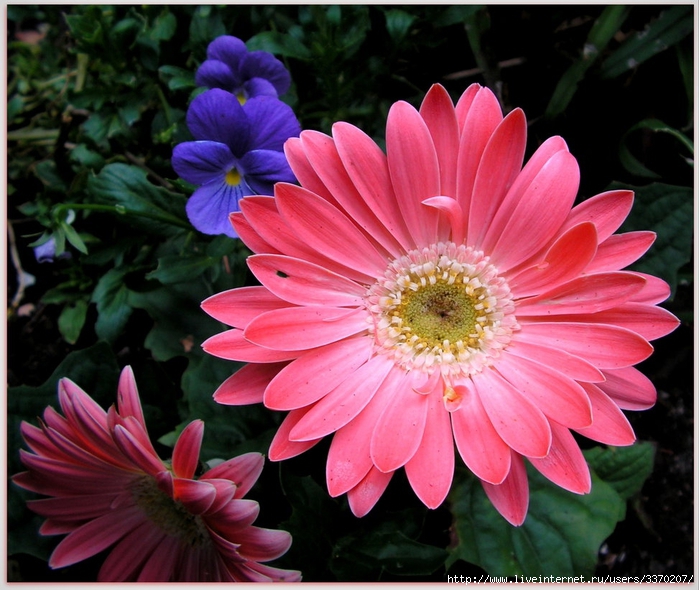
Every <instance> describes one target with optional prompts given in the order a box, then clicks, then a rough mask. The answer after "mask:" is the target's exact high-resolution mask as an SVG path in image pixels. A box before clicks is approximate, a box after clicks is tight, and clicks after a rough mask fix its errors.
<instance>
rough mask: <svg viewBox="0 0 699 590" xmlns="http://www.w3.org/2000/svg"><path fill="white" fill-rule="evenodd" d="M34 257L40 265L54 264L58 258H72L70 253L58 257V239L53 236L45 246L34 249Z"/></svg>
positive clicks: (65, 252)
mask: <svg viewBox="0 0 699 590" xmlns="http://www.w3.org/2000/svg"><path fill="white" fill-rule="evenodd" d="M34 256H35V258H36V261H37V262H39V263H42V262H53V261H54V260H56V258H58V259H59V260H60V259H63V258H70V252H67V251H63V253H62V254H61V255H60V256H58V257H56V238H54V237H53V236H51V237H50V238H49V239H48V240H47V241H45V242H44V243H43V244H40V245H39V246H35V247H34Z"/></svg>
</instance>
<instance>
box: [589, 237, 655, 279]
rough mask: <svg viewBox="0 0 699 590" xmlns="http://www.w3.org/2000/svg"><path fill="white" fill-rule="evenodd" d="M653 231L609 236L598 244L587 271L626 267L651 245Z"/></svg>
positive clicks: (653, 238)
mask: <svg viewBox="0 0 699 590" xmlns="http://www.w3.org/2000/svg"><path fill="white" fill-rule="evenodd" d="M654 241H655V233H654V232H652V231H637V232H629V233H625V234H614V235H613V236H609V237H608V238H607V239H606V240H605V241H604V242H602V243H601V244H600V245H599V248H598V249H597V255H596V256H595V259H594V260H593V261H592V263H591V264H590V266H589V267H588V268H587V269H586V272H587V273H593V272H601V271H605V270H617V269H619V268H626V267H627V266H629V264H632V263H634V262H636V260H638V259H639V258H640V257H641V256H643V255H644V254H645V253H646V252H647V251H648V248H650V247H651V246H652V245H653V242H654Z"/></svg>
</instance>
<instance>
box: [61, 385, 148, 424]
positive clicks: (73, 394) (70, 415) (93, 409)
mask: <svg viewBox="0 0 699 590" xmlns="http://www.w3.org/2000/svg"><path fill="white" fill-rule="evenodd" d="M137 395H138V394H137ZM58 401H59V403H60V405H61V409H62V410H63V414H64V415H65V417H66V419H67V421H68V423H69V424H70V425H71V426H72V427H74V428H77V429H78V430H82V428H83V421H82V419H81V418H80V417H78V416H76V414H75V406H76V405H77V404H81V405H82V407H83V408H84V410H85V412H86V413H88V414H90V416H91V417H92V421H93V422H94V423H95V424H97V425H99V426H101V427H102V428H103V429H106V428H107V413H106V412H105V411H104V409H103V408H102V407H101V406H100V405H99V404H98V403H97V402H96V401H95V400H93V399H92V398H91V397H90V396H89V395H88V394H87V393H85V392H84V391H83V390H82V389H81V388H80V387H78V386H77V385H76V384H75V383H73V382H72V381H71V380H70V379H68V378H67V377H64V378H63V379H61V380H59V382H58Z"/></svg>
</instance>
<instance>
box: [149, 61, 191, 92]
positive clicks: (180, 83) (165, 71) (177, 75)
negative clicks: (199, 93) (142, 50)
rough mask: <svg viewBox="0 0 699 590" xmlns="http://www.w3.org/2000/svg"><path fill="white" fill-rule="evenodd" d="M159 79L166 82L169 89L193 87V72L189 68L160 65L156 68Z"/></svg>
mask: <svg viewBox="0 0 699 590" xmlns="http://www.w3.org/2000/svg"><path fill="white" fill-rule="evenodd" d="M158 74H159V75H160V79H161V80H162V81H163V82H164V83H165V84H167V87H168V88H169V89H170V90H180V89H182V88H194V87H196V83H195V82H194V72H193V71H192V70H191V69H185V68H180V67H178V66H160V67H159V68H158Z"/></svg>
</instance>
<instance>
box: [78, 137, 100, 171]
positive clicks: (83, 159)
mask: <svg viewBox="0 0 699 590" xmlns="http://www.w3.org/2000/svg"><path fill="white" fill-rule="evenodd" d="M70 160H71V162H75V163H76V164H81V165H82V166H86V167H87V168H101V167H102V166H104V158H103V157H102V156H101V155H100V154H99V153H97V152H95V151H93V150H91V149H89V148H88V147H87V146H86V145H85V144H84V143H79V144H78V145H76V146H75V147H74V148H73V149H72V150H70Z"/></svg>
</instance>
